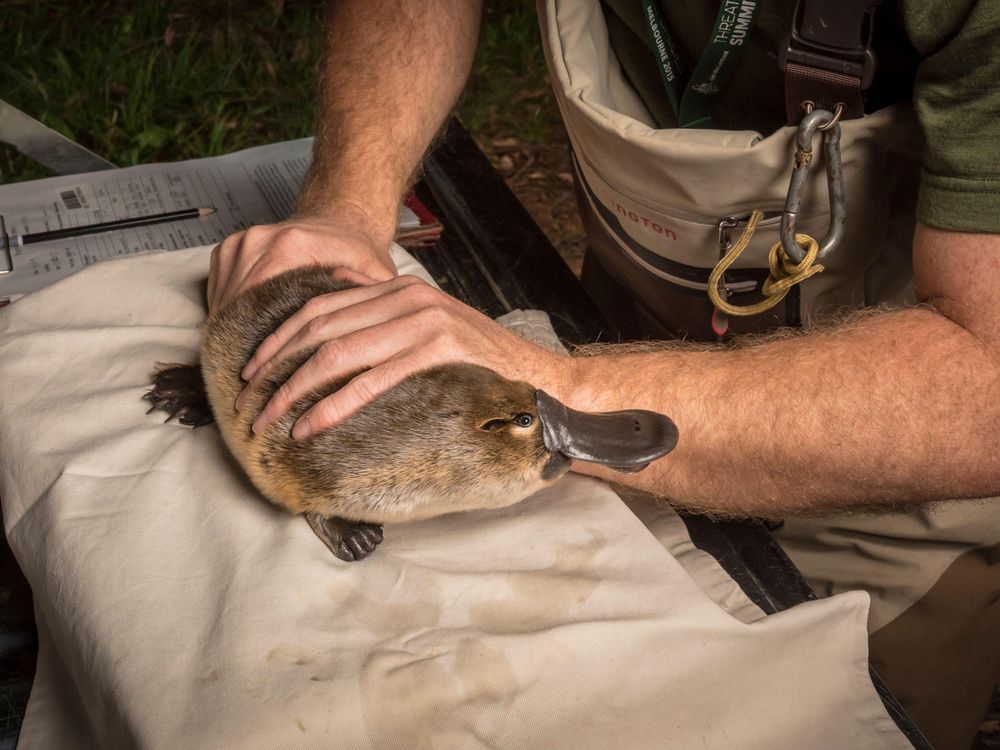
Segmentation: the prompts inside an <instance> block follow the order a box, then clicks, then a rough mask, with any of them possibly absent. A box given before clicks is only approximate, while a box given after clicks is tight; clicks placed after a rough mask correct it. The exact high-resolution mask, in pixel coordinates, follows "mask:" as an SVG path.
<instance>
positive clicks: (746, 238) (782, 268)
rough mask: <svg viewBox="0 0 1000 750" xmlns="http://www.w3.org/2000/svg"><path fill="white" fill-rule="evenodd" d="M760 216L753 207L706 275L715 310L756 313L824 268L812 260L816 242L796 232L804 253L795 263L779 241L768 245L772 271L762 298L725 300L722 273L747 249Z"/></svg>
mask: <svg viewBox="0 0 1000 750" xmlns="http://www.w3.org/2000/svg"><path fill="white" fill-rule="evenodd" d="M763 216H764V214H763V212H761V211H754V212H753V213H752V214H751V215H750V220H749V221H748V222H747V227H746V229H744V230H743V234H742V235H740V238H739V239H738V240H737V241H736V244H734V245H733V246H732V247H731V248H729V251H728V252H727V253H726V254H725V255H724V256H723V257H722V259H721V260H720V261H719V262H718V264H717V265H716V266H715V268H714V269H712V273H711V275H710V276H709V277H708V296H709V297H710V298H711V300H712V304H713V305H715V306H716V308H717V309H718V310H720V311H721V312H724V313H727V314H728V315H744V316H745V315H757V314H758V313H762V312H764V311H766V310H770V309H771V308H772V307H774V306H775V305H777V304H778V303H779V302H781V300H783V299H784V298H785V295H786V294H788V290H789V289H791V288H792V287H793V286H795V285H796V284H798V283H800V282H802V281H805V280H806V279H808V278H809V277H810V276H814V275H815V274H817V273H819V272H820V271H822V270H823V266H822V265H820V264H819V263H816V262H815V261H816V255H817V254H818V253H819V243H818V242H816V240H814V239H813V238H812V237H810V236H809V235H808V234H797V235H795V241H796V242H797V243H798V244H799V247H801V248H802V249H803V250H804V251H805V257H804V258H803V259H802V262H801V263H796V262H795V261H794V260H792V259H791V258H790V257H788V254H787V253H785V250H784V248H782V247H781V243H780V242H775V243H774V247H772V248H771V252H770V253H768V256H767V264H768V265H769V266H770V268H771V275H770V276H769V277H768V278H767V280H766V281H765V282H764V286H763V288H762V289H761V291H762V292H763V293H764V299H763V300H761V301H760V302H757V303H755V304H753V305H743V306H740V305H731V304H729V303H728V302H726V301H725V300H724V299H723V298H722V295H721V294H720V293H719V282H720V281H721V280H722V276H723V274H725V272H726V271H727V270H728V269H729V267H730V266H731V265H732V264H733V263H735V262H736V259H737V258H739V257H740V255H741V254H742V253H743V251H744V250H746V248H747V245H749V244H750V239H751V238H752V237H753V233H754V231H755V230H756V229H757V222H759V221H760V220H761V219H762V218H763Z"/></svg>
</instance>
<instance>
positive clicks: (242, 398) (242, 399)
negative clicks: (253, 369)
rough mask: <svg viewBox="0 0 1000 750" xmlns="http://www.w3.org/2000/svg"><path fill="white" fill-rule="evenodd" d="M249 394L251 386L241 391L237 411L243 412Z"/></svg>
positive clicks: (237, 399)
mask: <svg viewBox="0 0 1000 750" xmlns="http://www.w3.org/2000/svg"><path fill="white" fill-rule="evenodd" d="M249 393H250V386H249V385H248V386H247V387H246V388H244V389H243V390H242V391H240V395H238V396H237V397H236V411H241V410H242V409H243V405H244V404H245V403H246V400H247V394H249Z"/></svg>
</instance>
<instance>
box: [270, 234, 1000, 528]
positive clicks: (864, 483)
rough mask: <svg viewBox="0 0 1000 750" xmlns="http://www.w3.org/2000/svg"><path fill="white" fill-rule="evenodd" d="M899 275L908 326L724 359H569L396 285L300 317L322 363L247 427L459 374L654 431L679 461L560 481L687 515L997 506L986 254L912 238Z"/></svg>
mask: <svg viewBox="0 0 1000 750" xmlns="http://www.w3.org/2000/svg"><path fill="white" fill-rule="evenodd" d="M914 269H915V279H916V284H917V290H918V295H919V298H920V300H921V301H922V302H923V303H924V304H923V305H921V306H919V307H916V308H910V309H905V310H899V311H895V312H888V313H881V314H872V315H869V316H867V317H863V318H861V319H859V320H856V321H855V322H853V323H848V324H845V325H842V326H840V327H837V328H833V329H830V330H827V331H822V332H814V333H806V334H801V335H790V336H785V337H779V338H775V339H770V340H767V341H765V342H762V343H759V344H756V345H751V346H747V347H745V348H741V349H735V350H733V349H714V350H707V351H706V350H691V349H685V348H684V347H683V345H682V344H681V345H679V346H678V348H676V349H674V350H668V351H654V352H636V353H630V352H628V351H627V350H621V351H614V350H612V353H609V354H603V355H600V356H594V357H586V358H575V359H570V358H566V357H558V356H556V355H552V354H549V353H547V352H545V351H544V350H541V349H538V348H537V347H534V346H533V345H531V344H528V343H527V342H524V341H520V340H518V339H517V337H515V336H513V335H511V334H509V333H508V332H506V331H504V330H503V329H501V328H499V326H496V325H495V324H492V323H491V322H490V321H488V320H487V319H485V318H484V317H483V316H481V315H480V314H479V313H477V312H475V311H474V310H471V309H469V308H467V307H465V306H464V305H461V304H460V303H458V302H456V301H454V300H452V299H450V298H448V297H447V296H446V295H443V294H441V293H440V292H436V291H435V290H433V289H431V288H430V287H427V286H426V285H424V284H418V283H415V282H413V281H406V280H405V279H396V280H394V281H391V282H387V283H384V284H376V285H373V286H369V287H365V288H364V292H361V291H359V292H358V295H359V296H360V295H364V297H365V299H364V300H360V301H357V303H356V304H355V301H351V305H350V311H349V312H345V308H343V307H340V306H339V303H338V302H333V303H331V304H330V306H328V307H327V308H326V309H325V310H324V311H323V313H322V314H321V315H319V316H318V317H316V318H315V320H316V324H314V325H313V326H311V327H308V328H307V326H306V323H307V322H309V321H307V320H306V318H308V317H309V316H308V314H306V313H303V314H302V315H303V318H302V320H299V321H298V322H297V323H295V324H294V325H293V326H292V327H293V328H295V329H297V330H299V331H308V333H300V335H301V336H303V337H304V340H303V341H300V342H299V343H300V344H301V343H308V344H310V345H315V344H321V346H320V348H319V350H318V351H317V353H316V355H314V357H313V358H312V359H310V360H309V361H308V362H307V363H306V364H304V365H303V366H302V367H301V368H300V369H299V371H298V372H297V373H296V374H295V375H293V376H292V378H291V379H289V381H288V383H287V384H286V386H285V387H283V388H282V389H281V390H279V392H278V393H277V394H275V397H274V398H273V399H272V401H271V405H270V406H269V407H268V409H267V411H266V413H265V414H264V415H262V417H261V419H259V420H258V424H257V425H256V427H257V428H260V427H262V426H263V425H264V424H266V423H268V422H270V421H271V420H273V419H274V418H275V416H276V415H277V414H279V413H281V412H282V411H284V409H286V408H287V407H288V405H289V404H291V403H292V402H294V401H295V400H296V399H297V398H299V397H300V396H302V395H304V394H305V393H307V392H308V391H309V390H311V389H312V388H313V387H315V386H316V385H317V384H318V383H320V382H325V381H328V380H329V379H331V378H334V377H340V376H344V375H348V374H350V373H351V372H357V370H358V368H359V367H370V368H371V369H369V370H366V371H365V372H362V373H361V374H360V375H357V376H356V377H355V378H354V379H353V380H352V381H351V382H350V383H349V384H348V385H347V386H345V387H344V388H342V389H341V390H340V391H338V392H337V393H335V394H333V395H332V396H330V397H328V398H327V399H324V400H323V401H320V402H319V403H318V404H316V406H314V407H313V408H312V409H311V410H310V411H309V412H307V414H305V415H303V417H302V418H301V419H300V420H299V423H298V424H297V425H296V428H295V431H294V433H293V434H294V435H295V436H296V437H304V436H305V435H308V434H311V433H313V432H316V431H318V430H320V429H323V428H324V427H325V426H328V425H329V424H332V423H334V422H336V421H339V420H340V419H342V418H344V417H345V416H346V415H347V414H349V413H351V412H352V411H353V410H355V409H356V408H358V407H359V406H360V405H362V404H363V403H366V402H367V401H369V400H370V399H371V398H373V397H374V396H375V395H377V394H378V393H381V392H382V391H384V390H386V389H387V388H389V387H391V386H392V385H394V384H395V383H397V382H399V380H401V379H402V378H403V377H405V376H406V375H408V374H410V373H412V372H415V371H417V370H420V369H423V368H426V367H430V366H433V365H435V364H439V363H442V362H445V361H466V362H473V363H476V364H480V365H483V366H486V367H491V368H492V369H494V370H496V371H498V372H500V373H501V374H503V375H505V376H507V377H510V378H514V379H524V380H528V381H529V382H531V383H533V384H534V385H536V386H537V387H539V388H543V389H544V390H546V391H547V392H549V393H551V394H552V395H554V396H555V397H557V398H559V399H560V400H562V401H563V402H564V403H566V404H568V405H569V406H572V407H575V408H578V409H584V410H592V411H602V410H615V409H623V408H646V409H653V410H655V411H660V412H663V413H665V414H668V415H669V416H670V417H671V418H672V419H673V420H674V421H675V422H676V423H677V425H678V427H679V429H680V442H679V444H678V447H677V448H676V449H675V450H674V452H673V453H671V454H670V455H668V456H666V457H665V458H663V459H660V460H659V461H657V462H655V463H654V464H653V465H651V466H650V467H649V468H648V469H646V470H645V471H643V472H641V473H639V474H634V475H631V476H624V475H621V474H616V473H612V472H608V471H606V470H603V469H601V468H599V467H593V466H589V465H585V464H577V465H576V466H575V468H576V469H577V470H578V471H585V472H587V473H594V474H600V475H602V476H608V477H609V478H614V479H616V480H617V481H624V482H627V483H631V484H635V485H636V486H639V487H643V488H645V489H649V490H651V491H653V492H656V493H658V494H661V495H664V496H666V497H669V498H671V499H673V500H675V501H677V502H679V503H681V504H684V505H687V506H690V507H693V508H700V509H706V510H712V511H717V512H723V513H752V514H757V515H761V516H775V517H776V516H783V515H787V514H795V513H818V512H821V511H833V510H837V509H841V508H847V507H851V506H857V505H859V504H865V505H868V504H882V505H884V504H889V503H906V502H911V501H931V500H944V499H948V498H953V497H981V496H989V495H996V494H1000V461H998V460H997V457H998V455H1000V294H998V293H997V289H998V288H1000V236H998V235H981V234H965V233H958V232H945V231H941V230H936V229H930V228H927V227H923V226H921V227H919V228H918V230H917V234H916V237H915V243H914ZM336 296H337V295H333V297H336ZM344 304H345V305H346V304H347V302H344ZM324 342H325V343H324ZM278 359H280V356H279V357H278Z"/></svg>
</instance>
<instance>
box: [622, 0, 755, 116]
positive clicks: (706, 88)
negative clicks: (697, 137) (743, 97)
mask: <svg viewBox="0 0 1000 750" xmlns="http://www.w3.org/2000/svg"><path fill="white" fill-rule="evenodd" d="M759 3H760V0H722V3H721V4H720V5H719V14H718V16H716V19H715V26H714V27H713V29H712V37H711V39H709V41H708V46H707V47H706V48H705V52H704V53H703V54H702V56H701V59H700V60H699V61H698V65H697V66H696V67H695V69H694V71H693V72H690V73H689V72H688V68H687V66H686V65H685V64H684V60H682V59H681V56H680V53H679V52H678V49H677V44H676V43H675V42H674V39H673V36H671V34H670V29H669V28H668V27H667V24H666V22H665V21H664V19H663V15H662V14H661V13H660V9H659V7H658V6H657V4H656V0H642V9H643V15H644V17H645V18H646V26H647V28H648V29H649V34H650V36H651V37H652V39H653V47H654V48H655V50H656V61H657V63H658V66H657V67H659V70H660V79H661V80H662V81H663V87H664V88H665V89H666V90H667V98H668V99H670V104H671V106H673V108H674V112H675V113H676V115H677V121H678V122H679V123H680V126H681V127H682V128H710V127H712V110H713V108H714V106H715V100H716V99H718V97H719V94H721V93H722V90H723V89H724V88H725V87H726V84H728V83H729V79H730V78H732V77H733V72H734V71H735V70H736V65H737V64H738V63H739V61H740V57H742V56H743V52H744V50H745V48H746V44H747V42H748V41H749V39H750V30H751V29H752V28H753V24H754V20H755V19H756V17H757V6H758V5H759Z"/></svg>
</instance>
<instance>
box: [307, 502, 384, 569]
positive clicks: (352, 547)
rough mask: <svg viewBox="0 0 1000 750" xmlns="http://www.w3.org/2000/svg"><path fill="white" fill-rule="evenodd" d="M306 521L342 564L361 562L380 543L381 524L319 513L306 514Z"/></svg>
mask: <svg viewBox="0 0 1000 750" xmlns="http://www.w3.org/2000/svg"><path fill="white" fill-rule="evenodd" d="M306 521H308V522H309V526H310V527H312V530H313V531H314V532H316V536H318V537H319V538H320V539H322V540H323V544H325V545H326V546H327V547H328V548H329V549H330V551H331V552H332V553H333V554H334V555H336V556H337V557H338V558H340V559H341V560H343V561H344V562H354V561H355V560H363V559H364V558H366V557H368V555H370V554H371V553H372V551H373V550H374V549H375V548H376V547H377V546H378V545H379V543H380V542H381V541H382V526H381V524H377V523H364V522H362V521H348V520H347V519H344V518H339V517H338V516H324V515H321V514H319V513H306Z"/></svg>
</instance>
